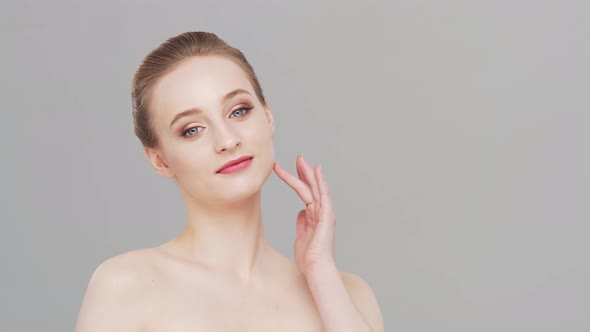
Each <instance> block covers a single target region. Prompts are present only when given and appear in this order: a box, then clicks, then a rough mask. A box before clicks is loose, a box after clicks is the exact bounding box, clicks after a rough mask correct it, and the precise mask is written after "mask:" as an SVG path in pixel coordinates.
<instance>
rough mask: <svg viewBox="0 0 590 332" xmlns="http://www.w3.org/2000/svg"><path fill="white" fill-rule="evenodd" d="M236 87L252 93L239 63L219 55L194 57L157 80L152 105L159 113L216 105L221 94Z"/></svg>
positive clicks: (220, 98)
mask: <svg viewBox="0 0 590 332" xmlns="http://www.w3.org/2000/svg"><path fill="white" fill-rule="evenodd" d="M236 89H243V90H246V91H248V92H249V93H250V94H252V95H254V91H253V88H252V85H251V84H250V80H249V79H248V76H247V75H246V73H245V72H244V70H242V68H241V67H240V66H239V65H237V64H236V63H234V62H233V61H231V60H228V59H225V58H223V57H219V56H206V57H193V58H190V59H187V60H185V61H183V62H182V63H181V64H179V65H178V66H177V67H176V68H174V69H173V70H172V71H171V72H169V73H167V74H166V75H164V76H163V77H162V78H161V79H160V80H159V82H158V83H157V84H156V85H155V86H154V89H153V95H152V97H153V98H152V101H153V104H152V105H153V107H154V109H157V110H158V113H160V112H162V113H167V114H168V113H169V114H168V116H174V113H177V112H181V111H182V110H184V109H187V108H192V107H198V108H202V109H207V108H215V107H219V106H220V103H221V101H222V99H223V97H224V96H225V95H226V94H227V93H229V92H231V91H234V90H236Z"/></svg>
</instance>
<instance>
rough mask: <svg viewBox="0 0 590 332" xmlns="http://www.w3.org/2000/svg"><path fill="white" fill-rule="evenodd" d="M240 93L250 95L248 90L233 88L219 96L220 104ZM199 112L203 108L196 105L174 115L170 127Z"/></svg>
mask: <svg viewBox="0 0 590 332" xmlns="http://www.w3.org/2000/svg"><path fill="white" fill-rule="evenodd" d="M241 94H248V95H250V96H252V95H251V94H250V92H248V91H246V90H244V89H235V90H233V91H231V92H229V93H227V94H225V96H223V98H221V104H222V105H223V104H225V103H226V102H227V101H228V100H230V99H232V98H233V97H235V96H237V95H241ZM201 113H203V110H202V109H200V108H198V107H193V108H189V109H187V110H186V111H182V112H180V113H178V114H176V115H175V116H174V118H173V119H172V122H170V127H172V126H173V125H174V123H176V121H178V120H180V119H182V118H184V117H186V116H190V115H198V114H201Z"/></svg>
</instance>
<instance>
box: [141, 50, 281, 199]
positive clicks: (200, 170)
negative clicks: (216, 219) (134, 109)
mask: <svg viewBox="0 0 590 332" xmlns="http://www.w3.org/2000/svg"><path fill="white" fill-rule="evenodd" d="M152 93H153V94H152V104H151V111H152V114H151V115H152V119H153V125H154V129H155V131H156V134H157V135H158V138H159V142H160V147H159V149H158V150H152V149H148V148H146V155H147V156H148V159H149V160H150V162H151V163H152V165H153V166H154V168H155V169H156V171H157V172H158V173H159V174H160V175H162V176H165V177H174V178H175V179H176V181H177V183H178V184H179V186H180V187H181V189H182V190H183V191H185V192H186V193H188V194H189V195H190V196H191V197H192V198H196V199H198V200H201V201H208V202H216V201H219V200H224V201H236V200H239V199H243V198H246V197H248V196H250V195H252V194H254V193H256V192H257V191H259V190H260V189H261V187H262V185H263V184H264V182H265V181H266V180H267V179H268V177H269V176H270V174H271V172H272V166H273V163H274V148H273V142H272V137H273V134H274V122H273V118H272V114H271V113H270V111H269V110H268V109H267V108H266V107H264V106H262V104H261V103H260V102H259V100H258V98H256V95H255V93H254V89H253V88H252V85H251V83H250V81H249V80H248V77H247V75H246V73H245V72H244V71H243V70H242V69H241V67H240V66H238V65H237V64H236V63H234V62H232V61H231V60H228V59H226V58H223V57H221V56H202V57H192V58H190V59H187V60H185V61H183V62H182V63H181V64H180V65H179V66H178V67H176V68H175V69H174V70H173V71H171V72H170V73H168V74H166V75H165V76H163V77H162V78H161V79H160V81H159V82H158V83H157V84H156V85H155V86H154V89H153V90H152ZM187 110H191V111H189V112H188V113H187V115H185V116H182V114H184V112H185V111H187ZM243 156H252V157H254V158H253V159H252V160H251V162H250V165H249V166H248V167H247V168H245V169H243V170H241V171H238V172H235V173H231V174H223V173H218V172H217V171H218V170H219V168H220V167H221V166H222V165H223V164H225V163H227V162H228V161H230V160H234V159H237V158H240V157H243Z"/></svg>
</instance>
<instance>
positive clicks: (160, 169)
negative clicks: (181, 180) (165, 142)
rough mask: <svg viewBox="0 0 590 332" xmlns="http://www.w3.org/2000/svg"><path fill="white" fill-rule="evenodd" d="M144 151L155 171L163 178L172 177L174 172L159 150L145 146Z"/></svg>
mask: <svg viewBox="0 0 590 332" xmlns="http://www.w3.org/2000/svg"><path fill="white" fill-rule="evenodd" d="M144 152H145V155H146V157H147V159H148V161H149V162H150V164H151V165H152V168H153V169H154V170H155V171H156V173H158V174H160V175H161V176H163V177H165V178H172V177H174V173H173V172H172V170H171V169H170V167H169V166H168V163H167V162H166V159H165V158H164V156H163V155H162V153H161V152H160V151H159V150H157V149H153V148H147V147H145V148H144Z"/></svg>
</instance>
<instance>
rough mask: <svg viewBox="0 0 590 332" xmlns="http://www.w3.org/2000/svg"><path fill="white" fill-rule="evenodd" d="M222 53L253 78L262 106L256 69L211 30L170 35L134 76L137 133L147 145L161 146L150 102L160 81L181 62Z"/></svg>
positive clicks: (241, 54)
mask: <svg viewBox="0 0 590 332" xmlns="http://www.w3.org/2000/svg"><path fill="white" fill-rule="evenodd" d="M207 55H220V56H223V57H225V58H227V59H228V60H231V61H233V62H235V63H236V64H237V65H239V66H240V67H241V68H242V69H243V70H244V72H245V73H246V75H247V76H248V79H249V80H250V83H251V84H252V87H253V88H254V92H255V93H256V97H257V98H258V100H259V101H260V103H261V104H262V105H263V106H266V99H265V98H264V94H263V92H262V87H261V86H260V83H259V82H258V78H257V77H256V74H255V73H254V69H253V68H252V66H251V65H250V63H249V62H248V60H246V57H245V56H244V54H243V53H242V52H241V51H240V50H239V49H237V48H234V47H231V46H229V45H228V44H227V43H226V42H225V41H223V40H222V39H220V38H219V37H217V36H216V35H215V34H213V33H211V32H204V31H189V32H185V33H182V34H179V35H177V36H174V37H171V38H169V39H168V40H166V41H165V42H164V43H162V44H160V45H159V46H158V47H156V48H155V49H154V50H152V51H151V52H149V53H148V54H147V55H146V57H145V58H144V59H143V61H142V63H141V65H140V66H139V68H138V69H137V71H136V72H135V74H134V75H133V80H132V83H131V86H132V90H131V99H132V104H133V105H132V107H133V126H134V131H135V136H137V138H139V140H140V141H141V144H142V145H143V146H144V147H149V148H156V147H158V144H159V142H158V137H157V135H156V133H155V130H154V129H153V126H152V124H151V115H150V102H151V94H152V90H153V87H154V86H155V85H156V83H157V82H158V80H159V79H160V78H162V77H163V76H164V75H166V74H167V73H169V72H170V71H172V70H173V69H174V68H175V67H176V66H178V65H179V64H180V63H181V62H182V61H184V60H186V59H188V58H190V57H195V56H207Z"/></svg>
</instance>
